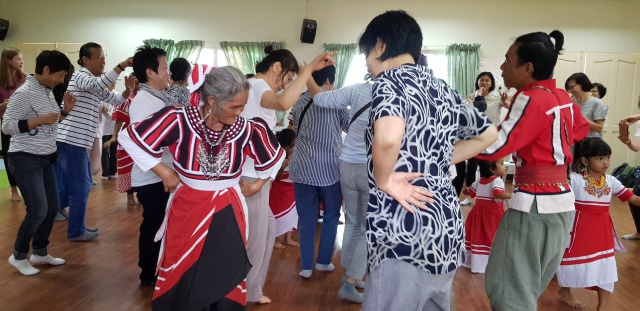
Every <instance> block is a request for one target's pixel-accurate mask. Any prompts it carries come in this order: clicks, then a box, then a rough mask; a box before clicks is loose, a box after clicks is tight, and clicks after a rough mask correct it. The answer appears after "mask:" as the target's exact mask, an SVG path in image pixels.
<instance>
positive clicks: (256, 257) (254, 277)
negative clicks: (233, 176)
mask: <svg viewBox="0 0 640 311" xmlns="http://www.w3.org/2000/svg"><path fill="white" fill-rule="evenodd" d="M242 179H244V180H247V181H255V179H254V178H245V177H242ZM270 191H271V181H268V182H267V183H265V184H264V186H262V189H261V190H260V191H258V192H257V193H256V194H254V195H253V196H251V197H249V198H245V199H246V202H247V208H248V209H249V238H248V240H249V246H248V248H247V255H248V257H249V262H250V263H251V265H252V268H251V270H249V274H248V275H247V301H250V302H255V301H258V299H260V297H262V295H263V294H262V288H263V287H264V282H265V280H266V279H267V271H268V270H269V263H270V262H271V252H272V251H273V244H274V242H275V240H276V218H275V217H274V216H273V213H272V212H271V208H269V192H270Z"/></svg>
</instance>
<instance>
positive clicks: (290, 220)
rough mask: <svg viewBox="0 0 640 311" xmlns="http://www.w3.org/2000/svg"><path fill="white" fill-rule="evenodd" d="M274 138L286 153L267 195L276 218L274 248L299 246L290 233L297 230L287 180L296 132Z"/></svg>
mask: <svg viewBox="0 0 640 311" xmlns="http://www.w3.org/2000/svg"><path fill="white" fill-rule="evenodd" d="M276 138H277V139H278V142H279V143H280V146H281V147H282V149H284V151H285V153H286V158H285V159H284V162H282V166H281V167H280V170H279V171H278V175H277V176H276V179H275V180H274V181H273V183H272V184H271V193H270V195H269V207H271V212H272V213H273V216H274V217H275V218H276V236H277V238H276V242H275V244H274V247H275V248H278V249H280V248H284V247H285V245H289V246H300V244H299V243H298V242H296V241H294V240H293V238H292V237H291V233H292V232H293V231H295V230H296V229H297V228H298V212H297V211H296V197H295V193H294V192H293V181H291V179H289V160H290V158H291V154H293V148H294V147H295V145H296V132H295V131H294V130H292V129H288V128H287V129H283V130H282V131H280V132H278V133H276Z"/></svg>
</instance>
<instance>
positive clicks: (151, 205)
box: [136, 182, 169, 280]
mask: <svg viewBox="0 0 640 311" xmlns="http://www.w3.org/2000/svg"><path fill="white" fill-rule="evenodd" d="M136 191H138V200H139V201H140V203H141V204H142V223H141V224H140V240H139V245H138V248H139V250H140V257H139V261H138V266H139V267H140V268H141V269H142V272H141V273H140V279H141V280H155V279H156V265H157V264H158V253H160V241H158V242H154V241H153V240H154V239H155V236H156V232H158V229H160V226H161V225H162V221H163V220H164V211H165V208H166V207H167V201H169V193H167V192H164V185H163V184H162V182H158V183H155V184H150V185H144V186H140V187H136Z"/></svg>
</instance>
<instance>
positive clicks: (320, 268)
mask: <svg viewBox="0 0 640 311" xmlns="http://www.w3.org/2000/svg"><path fill="white" fill-rule="evenodd" d="M335 268H336V266H334V265H333V264H332V263H329V264H328V265H322V264H319V263H317V264H316V270H318V271H333V270H334V269H335Z"/></svg>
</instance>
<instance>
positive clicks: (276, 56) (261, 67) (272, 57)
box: [256, 45, 300, 79]
mask: <svg viewBox="0 0 640 311" xmlns="http://www.w3.org/2000/svg"><path fill="white" fill-rule="evenodd" d="M264 53H265V54H267V56H265V58H264V59H263V60H262V61H260V62H259V63H257V64H256V73H266V72H267V71H268V70H269V68H271V66H272V65H273V64H275V63H280V66H282V73H281V75H280V78H281V79H282V78H284V76H285V75H286V74H287V73H288V72H295V73H296V74H298V71H300V67H299V66H298V61H297V60H296V58H295V56H293V54H292V53H291V51H289V50H287V49H279V50H274V49H273V46H272V45H267V46H266V47H265V48H264Z"/></svg>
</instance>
